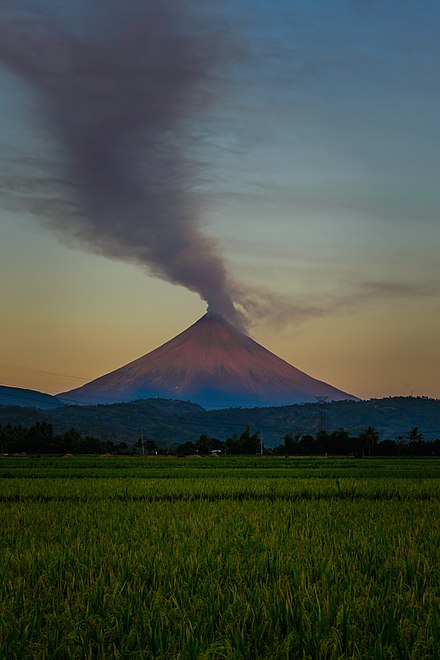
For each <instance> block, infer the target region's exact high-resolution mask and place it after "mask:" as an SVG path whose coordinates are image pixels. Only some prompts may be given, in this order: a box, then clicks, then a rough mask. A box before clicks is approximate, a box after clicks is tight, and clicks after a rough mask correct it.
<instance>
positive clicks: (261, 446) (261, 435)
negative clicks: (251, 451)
mask: <svg viewBox="0 0 440 660" xmlns="http://www.w3.org/2000/svg"><path fill="white" fill-rule="evenodd" d="M263 449H264V444H263V434H262V433H260V456H263Z"/></svg>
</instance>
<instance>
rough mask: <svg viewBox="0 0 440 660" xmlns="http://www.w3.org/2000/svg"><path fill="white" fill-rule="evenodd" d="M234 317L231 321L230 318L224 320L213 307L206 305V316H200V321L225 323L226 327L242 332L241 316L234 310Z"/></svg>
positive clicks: (242, 322) (242, 321)
mask: <svg viewBox="0 0 440 660" xmlns="http://www.w3.org/2000/svg"><path fill="white" fill-rule="evenodd" d="M234 312H235V316H234V318H233V319H231V318H229V317H228V318H226V317H225V316H223V315H222V314H220V312H218V311H217V310H216V309H215V308H214V307H212V306H211V305H208V309H207V310H206V314H204V315H203V316H202V318H201V319H199V320H200V321H203V320H205V321H217V322H218V323H225V324H227V325H230V326H231V327H232V328H235V329H236V330H238V331H243V330H244V320H243V317H242V314H241V313H240V312H239V311H237V310H234Z"/></svg>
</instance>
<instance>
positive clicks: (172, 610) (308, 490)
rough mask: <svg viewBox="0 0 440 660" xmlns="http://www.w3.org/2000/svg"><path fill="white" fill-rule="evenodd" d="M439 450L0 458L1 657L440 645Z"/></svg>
mask: <svg viewBox="0 0 440 660" xmlns="http://www.w3.org/2000/svg"><path fill="white" fill-rule="evenodd" d="M439 476H440V460H437V459H418V460H409V459H400V460H398V459H397V460H396V459H361V460H356V459H343V458H341V459H336V458H335V459H333V458H328V459H325V458H295V459H294V458H290V459H285V458H272V457H255V458H239V457H237V458H234V457H221V458H211V457H208V458H190V459H177V458H168V457H167V458H160V457H151V458H150V457H114V458H108V457H107V458H106V457H88V458H82V457H74V458H71V459H62V458H30V457H22V458H13V457H7V458H2V459H0V519H1V522H0V524H1V533H0V548H1V566H2V570H1V582H0V657H1V658H8V659H9V658H17V659H20V660H21V659H22V658H100V659H104V658H158V659H159V658H161V659H162V658H163V659H167V658H169V659H171V658H182V659H186V658H188V659H189V658H201V659H202V658H206V659H207V658H231V659H237V660H238V659H239V658H246V659H249V660H253V659H257V658H261V659H263V658H273V659H275V658H286V659H287V658H312V659H313V658H384V659H388V658H414V659H415V660H416V659H417V660H419V659H422V658H438V657H439V648H440V562H439V559H440V541H439V527H440V525H439V520H440V515H439V514H440V479H439Z"/></svg>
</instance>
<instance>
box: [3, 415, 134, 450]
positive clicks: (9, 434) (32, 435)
mask: <svg viewBox="0 0 440 660" xmlns="http://www.w3.org/2000/svg"><path fill="white" fill-rule="evenodd" d="M127 451H129V448H128V445H127V444H126V443H125V442H121V443H119V444H116V443H114V442H111V441H110V440H101V439H100V438H94V437H93V436H89V435H88V436H82V435H81V433H79V431H77V430H76V429H74V428H71V429H68V430H67V431H65V432H64V433H62V434H56V433H55V432H54V428H53V426H52V424H49V423H47V422H36V424H34V425H33V426H30V427H26V426H13V425H12V424H5V425H3V426H0V453H1V454H6V453H8V454H12V453H26V454H67V453H72V454H104V453H112V454H123V453H126V452H127Z"/></svg>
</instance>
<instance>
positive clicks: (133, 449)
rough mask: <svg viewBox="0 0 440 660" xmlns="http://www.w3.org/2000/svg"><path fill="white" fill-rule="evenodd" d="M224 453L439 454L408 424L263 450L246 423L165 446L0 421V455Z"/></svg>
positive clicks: (292, 440)
mask: <svg viewBox="0 0 440 660" xmlns="http://www.w3.org/2000/svg"><path fill="white" fill-rule="evenodd" d="M213 452H214V453H221V454H228V455H246V454H247V455H255V454H259V453H264V454H266V455H268V454H273V455H285V456H295V455H298V456H301V455H317V456H319V455H326V454H327V455H328V454H332V455H338V454H339V455H354V456H414V455H418V456H432V455H435V456H440V439H438V440H434V441H429V442H428V441H425V439H424V437H423V434H422V433H421V432H420V431H419V429H418V427H416V426H415V427H413V428H411V429H410V430H409V431H408V433H407V435H406V436H403V435H399V436H397V437H396V438H395V439H394V440H382V441H380V435H379V432H378V431H377V430H376V429H375V428H374V427H372V426H368V427H366V428H365V429H364V430H363V431H362V432H361V433H360V434H359V435H357V436H353V435H351V434H350V433H349V432H348V431H347V430H346V429H344V428H340V429H338V430H337V431H333V432H331V433H328V432H327V431H324V430H321V431H318V433H317V434H316V435H311V434H308V433H307V434H301V433H297V434H295V435H294V434H292V433H287V434H286V435H285V437H284V441H283V443H282V444H281V445H278V446H277V447H275V448H265V447H264V445H263V442H262V437H261V434H260V432H259V431H255V432H251V430H250V428H249V427H246V428H245V430H244V431H243V432H242V433H241V434H240V435H238V434H236V433H233V434H232V435H231V436H230V437H228V438H227V439H226V440H218V439H217V438H210V437H209V436H207V435H205V434H202V435H200V436H199V437H198V438H197V439H196V440H195V441H194V442H193V441H188V442H185V443H182V444H177V445H174V447H172V448H171V449H165V448H163V447H161V446H160V443H158V442H156V441H155V440H154V439H151V438H143V437H142V438H139V439H138V440H137V442H136V443H135V444H134V445H132V446H128V445H127V444H126V443H125V442H121V443H114V442H112V441H110V440H101V439H100V438H96V437H93V436H89V435H87V436H83V435H81V433H80V432H79V431H77V430H76V429H74V428H70V429H68V430H67V431H65V432H64V433H62V434H56V433H55V431H54V428H53V426H52V424H50V423H47V422H37V423H36V424H34V425H33V426H31V427H25V426H13V425H11V424H6V425H3V426H1V425H0V453H1V454H12V453H29V454H65V453H72V454H102V453H112V454H130V453H134V454H150V455H151V454H176V455H178V456H188V455H192V454H199V455H209V454H212V453H213Z"/></svg>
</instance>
